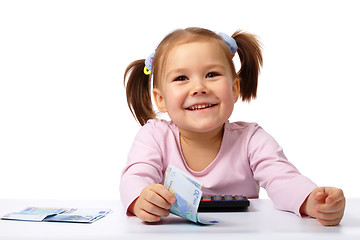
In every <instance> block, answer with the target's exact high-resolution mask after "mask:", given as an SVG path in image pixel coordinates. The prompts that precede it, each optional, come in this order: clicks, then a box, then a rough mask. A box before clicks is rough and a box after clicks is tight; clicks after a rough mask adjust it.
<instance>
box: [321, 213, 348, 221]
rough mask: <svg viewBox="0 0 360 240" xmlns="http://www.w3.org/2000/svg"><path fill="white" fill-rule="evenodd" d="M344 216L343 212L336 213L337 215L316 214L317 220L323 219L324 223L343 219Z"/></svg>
mask: <svg viewBox="0 0 360 240" xmlns="http://www.w3.org/2000/svg"><path fill="white" fill-rule="evenodd" d="M342 216H343V213H342V212H335V213H321V212H318V213H317V214H316V218H317V219H322V220H324V221H332V220H336V219H338V218H341V217H342Z"/></svg>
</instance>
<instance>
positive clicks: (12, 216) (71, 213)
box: [1, 207, 111, 223]
mask: <svg viewBox="0 0 360 240" xmlns="http://www.w3.org/2000/svg"><path fill="white" fill-rule="evenodd" d="M110 212H111V210H110V209H93V208H80V209H76V208H39V207H28V208H25V209H24V210H22V211H20V212H12V213H8V214H6V215H4V216H3V217H2V218H1V219H3V220H19V221H36V222H42V221H43V222H73V223H92V222H95V221H97V220H99V219H100V218H103V217H105V216H106V215H107V214H108V213H110Z"/></svg>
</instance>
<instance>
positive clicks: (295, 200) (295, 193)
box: [248, 127, 317, 216]
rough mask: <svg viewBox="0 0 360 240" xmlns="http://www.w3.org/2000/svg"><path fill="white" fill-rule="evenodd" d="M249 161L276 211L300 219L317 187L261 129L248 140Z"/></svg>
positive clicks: (256, 178) (255, 176)
mask: <svg viewBox="0 0 360 240" xmlns="http://www.w3.org/2000/svg"><path fill="white" fill-rule="evenodd" d="M248 158H249V161H250V167H251V170H252V171H253V174H254V179H255V181H258V182H259V184H260V186H261V187H263V188H265V190H266V191H267V193H268V195H269V197H270V199H271V200H272V201H273V203H274V207H275V208H277V209H279V210H284V211H290V212H293V213H295V214H296V215H298V216H301V214H300V207H301V205H302V203H303V202H304V201H305V199H306V198H307V196H308V195H309V194H310V193H311V192H312V190H314V189H315V188H316V187H317V185H316V184H314V183H313V182H312V181H311V180H310V179H309V178H307V177H305V176H303V175H301V173H300V172H299V171H298V170H297V169H296V167H295V166H294V165H293V164H291V163H290V162H289V161H288V160H287V158H286V156H285V155H284V153H283V149H282V148H281V147H280V146H279V144H278V143H277V142H276V141H275V140H274V139H273V138H272V137H271V136H270V135H269V134H268V133H266V132H265V131H264V130H263V129H262V128H261V127H258V128H257V129H256V130H255V132H254V133H253V135H252V136H251V138H250V140H249V145H248Z"/></svg>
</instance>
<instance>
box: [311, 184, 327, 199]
mask: <svg viewBox="0 0 360 240" xmlns="http://www.w3.org/2000/svg"><path fill="white" fill-rule="evenodd" d="M326 197H327V194H326V192H325V189H324V188H323V187H319V188H316V189H315V190H314V200H315V201H316V202H318V203H319V202H320V203H324V202H325V199H326Z"/></svg>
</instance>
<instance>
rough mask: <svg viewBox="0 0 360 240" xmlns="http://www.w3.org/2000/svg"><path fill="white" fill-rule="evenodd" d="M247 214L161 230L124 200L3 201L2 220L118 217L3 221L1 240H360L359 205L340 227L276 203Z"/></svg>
mask: <svg viewBox="0 0 360 240" xmlns="http://www.w3.org/2000/svg"><path fill="white" fill-rule="evenodd" d="M250 201H251V205H250V207H249V209H248V211H247V212H237V213H200V216H205V217H207V218H215V219H217V220H220V221H221V223H220V224H216V225H211V226H201V225H196V224H193V223H190V222H188V221H186V220H184V219H182V218H179V217H177V216H174V215H170V216H169V217H167V218H164V219H163V220H162V221H161V222H160V223H157V224H146V223H144V222H142V221H141V220H140V219H138V218H136V217H127V216H125V214H124V212H123V208H122V206H121V202H120V200H103V201H101V200H96V201H95V200H78V201H75V200H11V199H0V215H1V216H3V215H5V214H6V213H9V212H14V211H20V210H22V209H24V208H26V207H28V206H35V207H74V208H87V207H92V208H111V209H112V210H113V212H112V213H111V214H110V215H108V216H106V217H105V218H103V219H100V220H99V221H97V222H94V223H92V224H78V223H55V222H24V221H9V220H0V239H1V240H9V239H16V240H18V239H36V240H42V239H87V240H90V239H97V240H107V239H122V240H123V239H136V240H141V239H170V240H173V239H175V240H176V239H201V240H202V239H204V240H211V239H216V240H219V239H220V240H223V239H224V240H225V238H226V239H229V240H232V239H240V238H242V239H247V240H248V239H287V240H288V239H301V240H304V239H306V240H308V239H326V240H329V239H341V240H346V239H357V240H359V239H360V199H348V200H347V207H346V211H345V216H344V218H343V220H342V222H341V224H340V225H339V226H335V227H324V226H322V225H321V224H320V223H319V222H318V221H317V220H315V219H311V218H299V217H297V216H296V215H294V214H292V213H288V212H282V211H278V210H276V209H274V207H273V205H272V202H271V200H267V199H266V200H265V199H260V200H250Z"/></svg>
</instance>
